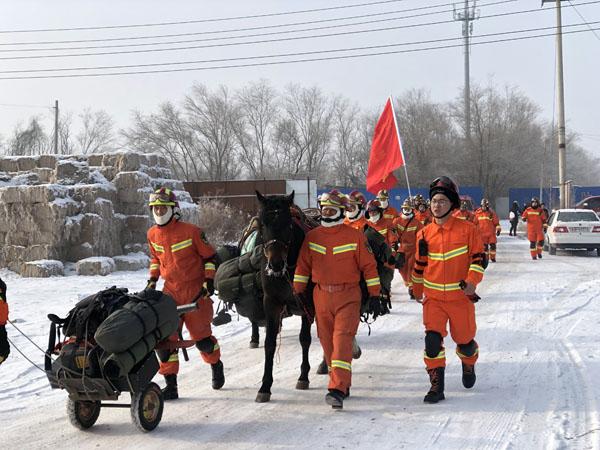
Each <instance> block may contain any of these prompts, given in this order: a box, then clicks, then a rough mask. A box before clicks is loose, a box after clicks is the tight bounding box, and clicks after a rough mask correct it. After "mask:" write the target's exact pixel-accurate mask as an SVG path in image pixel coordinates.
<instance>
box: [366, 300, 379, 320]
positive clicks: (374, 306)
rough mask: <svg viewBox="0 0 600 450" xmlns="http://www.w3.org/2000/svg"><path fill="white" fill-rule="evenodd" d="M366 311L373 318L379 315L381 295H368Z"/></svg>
mask: <svg viewBox="0 0 600 450" xmlns="http://www.w3.org/2000/svg"><path fill="white" fill-rule="evenodd" d="M367 313H368V314H371V315H373V319H376V318H377V317H378V316H380V315H381V297H379V296H371V297H369V301H368V307H367Z"/></svg>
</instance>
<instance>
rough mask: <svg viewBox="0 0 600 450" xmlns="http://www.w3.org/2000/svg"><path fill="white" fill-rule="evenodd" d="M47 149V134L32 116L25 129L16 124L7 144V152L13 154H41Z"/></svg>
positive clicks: (38, 121)
mask: <svg viewBox="0 0 600 450" xmlns="http://www.w3.org/2000/svg"><path fill="white" fill-rule="evenodd" d="M48 149H49V140H48V135H47V134H46V132H45V131H44V128H43V126H42V124H41V123H40V120H39V119H38V118H37V117H32V118H31V119H30V121H29V125H28V126H27V128H25V129H23V128H22V125H21V124H17V126H16V127H15V129H14V130H13V136H12V138H11V139H10V141H9V144H8V154H9V155H14V156H21V155H41V154H43V153H46V152H47V151H48Z"/></svg>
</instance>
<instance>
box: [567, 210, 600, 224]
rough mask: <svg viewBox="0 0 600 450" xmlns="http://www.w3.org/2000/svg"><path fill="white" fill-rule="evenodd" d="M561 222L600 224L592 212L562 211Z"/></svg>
mask: <svg viewBox="0 0 600 450" xmlns="http://www.w3.org/2000/svg"><path fill="white" fill-rule="evenodd" d="M558 221H559V222H598V216H596V214H594V213H593V212H592V211H560V212H559V213H558Z"/></svg>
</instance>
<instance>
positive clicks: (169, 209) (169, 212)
mask: <svg viewBox="0 0 600 450" xmlns="http://www.w3.org/2000/svg"><path fill="white" fill-rule="evenodd" d="M172 216H173V207H172V206H167V212H166V213H165V214H163V215H162V216H159V215H157V214H156V213H155V212H154V210H152V217H154V222H156V224H157V225H165V224H167V223H168V222H169V220H171V217H172Z"/></svg>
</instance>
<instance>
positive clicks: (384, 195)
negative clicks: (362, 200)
mask: <svg viewBox="0 0 600 450" xmlns="http://www.w3.org/2000/svg"><path fill="white" fill-rule="evenodd" d="M388 198H390V194H388V191H387V189H381V190H380V191H379V192H378V193H377V200H387V199H388Z"/></svg>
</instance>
